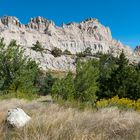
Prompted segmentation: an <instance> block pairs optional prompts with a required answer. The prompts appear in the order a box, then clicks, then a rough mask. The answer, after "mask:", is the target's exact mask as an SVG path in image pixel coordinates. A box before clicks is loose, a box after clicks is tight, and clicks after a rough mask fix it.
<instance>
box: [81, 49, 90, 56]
mask: <svg viewBox="0 0 140 140" xmlns="http://www.w3.org/2000/svg"><path fill="white" fill-rule="evenodd" d="M91 51H92V49H91V48H90V47H88V48H86V49H85V50H84V52H83V53H84V54H85V55H87V56H88V55H92V53H91Z"/></svg>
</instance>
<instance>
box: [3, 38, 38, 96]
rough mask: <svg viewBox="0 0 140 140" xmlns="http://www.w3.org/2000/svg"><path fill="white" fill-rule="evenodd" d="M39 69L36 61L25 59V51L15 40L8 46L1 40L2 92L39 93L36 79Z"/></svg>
mask: <svg viewBox="0 0 140 140" xmlns="http://www.w3.org/2000/svg"><path fill="white" fill-rule="evenodd" d="M38 73H39V67H38V65H37V64H36V62H35V61H32V60H31V59H29V58H27V57H24V50H23V49H22V48H21V47H20V46H19V45H17V44H16V41H15V40H13V41H11V42H10V44H9V45H8V46H6V45H5V44H4V39H1V40H0V91H1V94H5V93H9V92H11V93H17V94H18V93H19V92H20V93H26V94H34V93H36V92H37V87H36V79H37V76H38Z"/></svg>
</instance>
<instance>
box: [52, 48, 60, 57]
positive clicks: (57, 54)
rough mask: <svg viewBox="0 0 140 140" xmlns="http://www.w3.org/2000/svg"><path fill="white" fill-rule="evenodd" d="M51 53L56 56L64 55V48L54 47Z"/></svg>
mask: <svg viewBox="0 0 140 140" xmlns="http://www.w3.org/2000/svg"><path fill="white" fill-rule="evenodd" d="M51 54H52V55H53V56H54V57H59V56H61V55H62V50H60V49H59V48H56V47H54V49H53V50H52V51H51Z"/></svg>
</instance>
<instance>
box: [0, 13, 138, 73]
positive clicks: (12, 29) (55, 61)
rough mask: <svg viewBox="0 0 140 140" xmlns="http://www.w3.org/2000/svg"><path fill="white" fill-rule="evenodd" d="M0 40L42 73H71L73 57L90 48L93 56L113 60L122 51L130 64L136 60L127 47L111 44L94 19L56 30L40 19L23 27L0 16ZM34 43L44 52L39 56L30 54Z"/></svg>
mask: <svg viewBox="0 0 140 140" xmlns="http://www.w3.org/2000/svg"><path fill="white" fill-rule="evenodd" d="M0 37H1V38H2V37H4V39H5V42H6V44H8V43H9V42H10V41H11V40H13V39H14V40H16V41H17V43H18V44H20V45H21V46H23V47H24V48H25V55H26V56H29V57H30V58H32V59H34V60H36V61H37V62H39V63H40V66H41V67H42V69H43V70H52V71H69V70H70V71H75V61H76V55H75V54H77V53H80V52H83V51H84V50H85V49H86V48H91V51H92V53H93V54H96V53H98V52H102V53H112V54H113V55H114V56H117V55H119V54H120V52H122V50H123V51H124V53H125V54H126V56H127V57H128V58H129V59H130V60H135V61H137V60H138V59H139V57H138V55H137V54H135V53H134V52H133V50H131V49H130V48H129V47H128V46H125V45H124V44H122V43H121V42H120V41H117V40H114V39H113V38H112V35H111V31H110V29H109V28H108V27H105V26H103V25H102V24H100V23H99V22H98V20H97V19H94V18H89V19H86V20H84V21H82V22H80V23H75V22H72V23H69V24H62V26H61V27H59V26H56V25H55V23H54V22H53V21H50V20H47V19H45V18H43V17H36V18H31V19H30V22H29V23H28V24H26V25H24V24H22V23H21V22H20V21H19V20H18V19H17V18H16V17H11V16H4V17H1V18H0ZM36 41H39V42H40V43H41V44H42V46H43V48H44V49H45V50H46V51H44V52H43V53H40V52H36V51H34V50H32V49H31V47H32V44H35V43H36ZM54 47H57V48H59V49H61V50H62V51H64V50H68V51H70V52H71V54H72V55H61V56H60V57H54V56H53V55H52V54H51V53H50V51H51V50H52V49H53V48H54ZM49 50H50V51H49Z"/></svg>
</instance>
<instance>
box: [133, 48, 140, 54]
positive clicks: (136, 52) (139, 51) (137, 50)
mask: <svg viewBox="0 0 140 140" xmlns="http://www.w3.org/2000/svg"><path fill="white" fill-rule="evenodd" d="M134 51H135V54H136V55H138V56H140V46H136V48H135V50H134Z"/></svg>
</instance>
